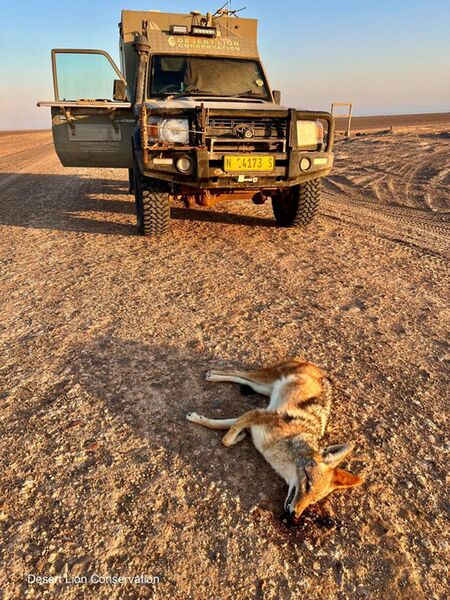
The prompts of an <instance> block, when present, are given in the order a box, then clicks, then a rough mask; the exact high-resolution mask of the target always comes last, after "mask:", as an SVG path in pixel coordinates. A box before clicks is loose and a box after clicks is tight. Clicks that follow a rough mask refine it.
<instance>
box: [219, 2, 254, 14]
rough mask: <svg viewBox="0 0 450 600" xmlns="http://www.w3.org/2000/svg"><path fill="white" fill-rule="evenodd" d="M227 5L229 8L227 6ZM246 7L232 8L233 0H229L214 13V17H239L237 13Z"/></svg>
mask: <svg viewBox="0 0 450 600" xmlns="http://www.w3.org/2000/svg"><path fill="white" fill-rule="evenodd" d="M226 6H227V7H228V8H225V7H226ZM246 8H247V7H246V6H244V7H243V8H237V9H235V10H231V0H227V2H225V4H224V5H223V6H221V7H220V8H218V9H217V10H216V12H215V13H214V14H213V17H239V15H238V14H237V13H238V12H241V11H243V10H245V9H246Z"/></svg>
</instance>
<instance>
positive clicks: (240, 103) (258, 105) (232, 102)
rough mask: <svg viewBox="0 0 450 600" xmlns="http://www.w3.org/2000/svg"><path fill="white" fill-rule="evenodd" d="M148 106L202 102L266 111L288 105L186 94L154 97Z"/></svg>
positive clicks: (171, 106)
mask: <svg viewBox="0 0 450 600" xmlns="http://www.w3.org/2000/svg"><path fill="white" fill-rule="evenodd" d="M145 104H146V106H147V108H148V109H149V110H152V109H153V110H155V109H164V108H168V109H186V110H189V109H193V108H197V107H200V106H201V105H202V104H203V106H204V107H205V108H214V109H219V110H220V109H235V110H252V111H258V110H261V111H264V110H273V111H280V112H286V111H287V110H289V109H288V107H286V106H280V105H279V104H274V103H273V102H254V101H251V100H250V101H249V102H246V101H245V100H239V99H237V98H228V97H225V98H220V97H218V96H215V97H214V99H212V98H211V97H210V96H203V97H202V96H195V97H192V96H186V97H182V98H172V99H170V98H169V99H162V98H154V99H152V100H147V101H146V103H145Z"/></svg>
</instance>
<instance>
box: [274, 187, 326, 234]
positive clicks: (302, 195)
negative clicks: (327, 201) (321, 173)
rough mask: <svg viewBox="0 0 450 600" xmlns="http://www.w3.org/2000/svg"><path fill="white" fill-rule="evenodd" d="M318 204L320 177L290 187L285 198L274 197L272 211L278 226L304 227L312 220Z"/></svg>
mask: <svg viewBox="0 0 450 600" xmlns="http://www.w3.org/2000/svg"><path fill="white" fill-rule="evenodd" d="M319 204H320V178H318V179H311V180H310V181H306V182H305V183H302V184H301V185H299V186H298V187H295V188H292V189H291V191H290V193H289V195H287V196H286V197H285V198H274V199H273V201H272V207H273V213H274V215H275V219H276V221H277V224H278V225H279V226H280V227H306V226H307V225H309V224H310V223H312V221H313V220H314V217H315V216H316V214H317V211H318V208H319Z"/></svg>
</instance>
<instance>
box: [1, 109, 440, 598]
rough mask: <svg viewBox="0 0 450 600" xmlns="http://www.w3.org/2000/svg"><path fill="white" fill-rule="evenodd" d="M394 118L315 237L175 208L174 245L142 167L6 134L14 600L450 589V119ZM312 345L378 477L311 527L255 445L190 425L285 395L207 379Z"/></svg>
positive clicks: (328, 195)
mask: <svg viewBox="0 0 450 600" xmlns="http://www.w3.org/2000/svg"><path fill="white" fill-rule="evenodd" d="M377 119H378V121H376V122H374V123H372V125H373V126H371V127H369V125H368V123H367V122H366V123H362V124H361V125H358V127H356V128H355V135H352V136H351V137H350V138H345V137H344V136H343V135H342V134H341V133H339V131H341V132H342V129H343V128H342V126H341V127H339V128H338V134H337V140H336V146H335V151H336V164H335V168H334V170H333V172H332V174H331V175H330V176H329V177H328V178H327V180H326V182H324V185H323V201H322V204H321V208H320V214H319V216H318V218H317V219H316V220H315V222H314V223H313V224H312V225H311V226H309V227H308V228H307V229H305V230H296V229H279V228H277V227H275V225H274V220H273V218H272V213H271V207H270V205H269V204H266V205H264V206H254V205H253V204H252V203H248V202H239V201H236V202H233V203H224V204H220V205H217V206H216V207H214V208H213V209H208V210H206V209H201V208H198V209H195V210H194V209H185V208H182V207H178V206H174V207H173V209H172V229H171V232H170V234H169V235H168V236H166V237H164V238H162V239H158V240H150V239H146V238H142V237H138V236H137V235H136V234H135V227H134V222H135V217H134V204H133V198H132V196H130V195H129V194H128V193H127V187H128V186H127V172H126V171H125V170H119V169H82V168H79V169H65V168H63V167H62V166H61V165H60V163H59V161H58V159H57V157H56V155H55V152H54V150H53V145H52V138H51V133H50V132H48V131H39V132H2V133H1V135H0V172H1V175H0V232H1V235H0V269H1V271H0V286H1V287H0V295H1V299H2V300H1V305H0V314H1V317H0V356H1V361H0V398H1V411H0V449H1V452H0V460H1V473H2V475H1V479H0V531H1V534H0V565H1V566H0V598H2V600H12V599H17V598H61V599H64V600H66V599H67V600H69V599H78V598H102V599H103V598H110V599H120V600H122V599H128V598H129V599H134V598H164V599H166V598H174V599H178V598H179V599H185V598H189V599H191V598H192V599H193V600H203V599H205V600H206V599H208V600H210V599H214V600H216V599H217V600H218V599H222V598H223V599H233V600H241V599H242V600H247V599H255V600H259V599H264V600H269V599H274V600H275V599H280V598H281V599H293V600H296V599H300V598H308V599H311V600H314V599H320V600H324V599H334V598H336V599H347V598H355V599H370V600H372V599H376V598H383V599H385V600H386V599H391V598H392V599H394V598H405V599H406V598H408V599H410V598H414V600H420V599H422V598H423V599H425V598H427V599H429V598H437V599H444V598H446V597H448V596H447V594H448V581H447V580H446V574H447V569H448V545H447V544H448V535H447V533H448V508H449V502H448V496H447V494H448V483H449V482H448V370H447V369H446V367H447V366H448V363H447V362H446V361H447V359H448V354H447V353H448V343H447V333H448V262H447V260H448V241H449V233H450V215H449V210H450V114H447V115H440V117H439V119H436V118H434V117H432V118H431V122H430V120H426V119H425V121H426V122H424V121H423V120H422V121H420V122H419V121H417V119H416V120H415V121H414V119H409V120H408V119H406V123H405V120H401V119H400V120H399V119H397V120H395V119H394V121H389V120H385V121H383V119H381V120H380V118H377ZM356 133H358V135H356ZM294 355H302V356H304V357H306V358H308V359H309V360H312V361H314V362H316V363H318V364H319V365H321V366H322V367H323V368H324V369H325V370H327V372H328V373H330V375H331V376H332V378H333V381H334V409H333V412H332V418H331V423H330V427H329V430H328V432H327V434H326V436H325V439H324V446H325V445H330V444H333V443H342V442H347V441H352V442H354V444H355V450H354V452H353V454H352V455H351V456H350V458H349V460H348V461H347V462H346V466H347V468H348V469H350V470H352V471H353V472H355V473H357V474H360V475H361V476H363V477H364V480H365V481H364V484H363V485H362V486H361V487H359V488H357V489H355V490H352V491H344V492H340V493H338V492H336V493H334V494H332V495H331V496H329V497H328V499H326V500H325V501H323V502H321V503H319V504H317V505H315V506H314V507H312V508H311V509H309V510H308V511H307V513H305V515H304V518H303V520H302V522H301V524H300V526H299V527H298V528H294V529H287V528H286V527H285V525H283V523H282V522H281V521H280V518H279V517H280V514H281V510H282V504H283V500H284V496H285V492H286V490H285V485H284V482H283V481H281V480H280V479H279V478H278V476H277V475H276V474H275V473H274V472H273V471H272V470H271V469H270V467H269V465H267V464H266V463H265V462H264V461H263V459H262V458H261V457H260V456H259V455H258V454H257V452H256V450H255V449H254V448H253V446H252V444H251V442H250V441H249V440H248V439H246V440H244V441H243V442H242V443H240V444H239V445H237V446H235V447H233V448H229V449H227V448H225V447H223V446H222V443H221V435H220V432H213V431H210V430H207V429H203V428H200V427H198V426H195V425H193V424H191V423H188V422H187V421H186V420H185V414H186V413H187V412H189V411H191V410H195V411H197V412H200V413H202V414H206V415H208V416H211V417H214V416H215V417H218V418H220V417H222V418H225V417H232V416H235V415H238V414H240V413H242V412H244V411H245V410H248V409H251V408H254V407H258V406H265V404H266V400H265V399H264V398H262V397H259V396H257V395H252V396H243V395H241V393H240V390H239V387H238V386H232V385H227V384H220V385H219V384H217V385H213V384H208V383H206V382H205V381H204V376H205V373H206V371H207V370H208V369H210V368H211V367H215V366H219V367H222V368H223V367H239V368H241V367H245V366H252V367H253V366H258V365H266V364H270V363H273V362H276V361H277V360H279V359H282V358H284V357H287V356H294ZM95 574H97V575H98V576H99V578H100V581H98V578H97V579H95V577H93V575H95ZM33 575H34V576H35V578H36V577H38V576H41V577H49V578H50V579H49V583H37V582H36V581H34V582H33ZM114 575H115V576H123V577H139V576H144V577H147V580H148V581H149V582H147V583H136V582H134V583H133V582H130V581H125V582H124V583H121V584H118V583H116V584H108V583H106V582H103V583H102V582H101V578H102V577H107V576H114ZM84 577H85V578H86V579H87V580H88V583H83V581H84V580H83V578H84Z"/></svg>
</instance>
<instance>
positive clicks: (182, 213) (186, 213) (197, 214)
mask: <svg viewBox="0 0 450 600" xmlns="http://www.w3.org/2000/svg"><path fill="white" fill-rule="evenodd" d="M170 214H171V217H172V219H175V220H181V221H204V222H206V223H225V224H226V225H247V226H249V227H257V226H264V227H276V223H275V221H274V220H272V219H268V218H267V217H258V216H253V215H238V214H236V213H227V212H218V211H215V210H214V209H208V210H205V209H204V210H201V209H195V208H178V207H172V209H171V213H170Z"/></svg>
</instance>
